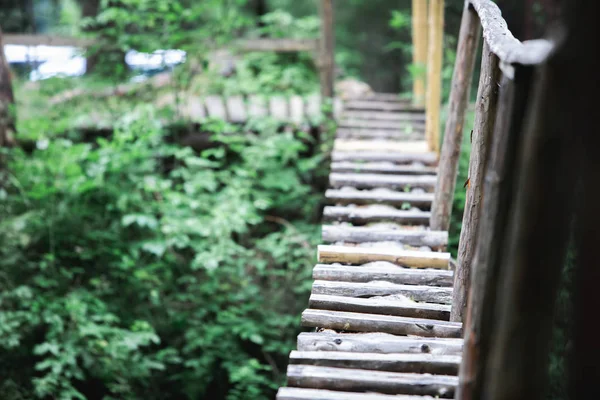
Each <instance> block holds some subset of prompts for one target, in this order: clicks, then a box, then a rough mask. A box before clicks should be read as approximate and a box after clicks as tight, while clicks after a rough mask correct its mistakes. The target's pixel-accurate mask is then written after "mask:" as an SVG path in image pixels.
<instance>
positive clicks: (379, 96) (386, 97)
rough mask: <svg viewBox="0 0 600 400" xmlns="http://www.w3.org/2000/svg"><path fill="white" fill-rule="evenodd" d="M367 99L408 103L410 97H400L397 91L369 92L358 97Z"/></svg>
mask: <svg viewBox="0 0 600 400" xmlns="http://www.w3.org/2000/svg"><path fill="white" fill-rule="evenodd" d="M360 99H361V100H367V101H386V102H392V103H400V104H407V105H410V99H406V98H401V97H400V96H399V95H398V94H397V93H381V92H375V93H369V94H366V95H364V96H362V97H361V98H360Z"/></svg>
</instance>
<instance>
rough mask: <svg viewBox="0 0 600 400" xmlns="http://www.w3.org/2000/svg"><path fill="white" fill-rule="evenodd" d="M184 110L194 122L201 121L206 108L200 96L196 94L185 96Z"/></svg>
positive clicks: (204, 116) (204, 115)
mask: <svg viewBox="0 0 600 400" xmlns="http://www.w3.org/2000/svg"><path fill="white" fill-rule="evenodd" d="M186 112H187V113H188V116H189V118H190V119H191V120H192V121H194V122H200V121H203V120H204V119H205V118H206V109H205V108H204V102H203V101H202V98H200V97H198V96H187V104H186Z"/></svg>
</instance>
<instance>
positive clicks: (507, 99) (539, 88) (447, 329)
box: [277, 0, 597, 400]
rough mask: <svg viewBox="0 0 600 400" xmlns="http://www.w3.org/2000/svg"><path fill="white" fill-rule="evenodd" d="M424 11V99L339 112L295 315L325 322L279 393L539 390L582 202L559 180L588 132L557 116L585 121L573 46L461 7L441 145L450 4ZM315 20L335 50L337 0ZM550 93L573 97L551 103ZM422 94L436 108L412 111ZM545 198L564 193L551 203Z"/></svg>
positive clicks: (419, 24)
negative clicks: (459, 197)
mask: <svg viewBox="0 0 600 400" xmlns="http://www.w3.org/2000/svg"><path fill="white" fill-rule="evenodd" d="M426 4H427V3H426V2H425V1H421V0H414V1H413V39H414V41H415V43H414V51H415V61H416V62H423V61H426V62H427V68H428V77H427V81H428V85H427V89H426V91H425V89H424V88H425V85H424V82H423V81H422V80H419V79H417V81H416V82H415V91H414V92H415V98H414V100H415V104H416V107H415V105H414V104H407V103H403V102H401V101H398V100H397V97H396V96H392V95H383V94H378V95H375V96H372V97H370V98H368V99H367V98H366V99H354V100H352V101H347V102H345V104H344V106H343V109H342V111H341V116H340V118H339V121H338V128H337V134H336V140H335V144H334V151H333V154H332V164H331V174H330V177H329V183H330V188H329V189H328V190H327V192H326V194H325V197H326V199H327V201H328V202H329V204H330V205H328V206H327V207H325V210H324V214H323V219H324V225H323V230H322V240H323V243H324V244H323V245H321V246H319V248H318V264H317V265H316V266H315V267H314V270H313V279H314V282H313V287H312V294H311V296H310V300H309V304H308V308H307V309H306V310H305V311H304V312H303V314H302V325H303V326H305V327H310V328H314V330H313V331H311V332H306V333H301V334H300V335H299V336H298V343H297V350H295V351H292V352H291V354H290V357H289V367H288V371H287V378H288V381H287V386H286V387H282V388H280V390H279V392H278V395H277V399H278V400H309V399H313V400H354V399H369V400H385V399H398V400H400V399H407V400H408V399H411V400H416V399H421V398H457V399H482V398H485V399H503V400H514V399H533V398H541V397H540V396H541V395H542V394H543V388H544V385H545V382H546V373H545V371H546V367H545V360H546V357H547V354H548V353H547V351H548V350H547V348H548V341H549V337H550V330H551V321H552V317H551V316H552V314H553V307H554V300H555V298H556V287H557V282H558V277H559V275H560V271H561V267H562V265H563V264H562V263H563V260H564V255H565V251H566V243H567V241H566V240H565V238H566V235H567V234H566V232H568V231H569V230H568V223H569V218H567V217H566V215H568V213H567V210H569V206H570V205H573V204H574V202H573V200H572V196H569V194H568V192H567V193H565V192H564V190H562V191H561V189H560V185H561V184H564V181H563V180H562V179H563V178H566V179H573V180H575V179H574V178H575V177H574V175H573V174H574V171H575V169H574V167H573V165H571V164H569V163H573V162H574V159H573V158H572V157H573V154H576V153H575V152H573V151H571V152H570V150H568V149H573V148H575V146H574V145H573V142H572V140H570V139H569V138H568V137H567V136H566V135H565V132H567V131H568V124H569V123H572V124H575V125H577V126H581V122H575V121H574V120H573V118H572V117H571V116H570V115H569V116H565V114H564V113H563V114H561V112H560V110H561V107H565V109H566V108H569V109H570V110H572V111H573V112H575V113H576V114H577V115H578V116H579V117H582V115H583V113H582V112H579V111H574V108H573V106H572V105H569V104H568V103H567V102H566V99H574V98H575V95H573V94H572V93H568V90H567V89H566V86H567V85H565V83H564V82H563V81H561V76H562V77H563V78H564V75H561V73H565V70H564V69H561V68H565V66H564V64H561V63H560V61H559V60H560V56H558V55H560V54H561V51H562V52H563V53H562V54H564V51H565V50H564V49H565V47H564V46H565V44H564V43H567V42H569V41H568V40H567V41H565V42H559V41H550V40H535V41H529V42H520V41H518V40H517V39H515V38H514V36H513V35H512V34H511V32H510V31H509V30H508V28H507V26H506V23H505V21H504V20H503V19H502V16H501V13H500V10H499V9H498V7H497V6H496V5H495V4H494V3H493V2H492V1H489V0H467V1H465V7H464V12H463V17H462V23H461V28H460V37H459V41H458V51H457V58H456V65H455V70H454V76H453V82H452V92H451V95H450V101H449V110H448V118H447V121H446V126H445V134H444V137H443V145H442V146H441V152H440V153H438V148H439V146H438V144H439V142H440V140H439V138H438V136H437V131H438V129H437V127H438V126H439V115H440V112H439V103H440V95H439V93H440V90H439V81H440V75H439V73H440V69H441V47H442V46H441V33H440V31H439V29H441V26H442V24H443V0H429V8H428V10H427V7H426V6H425V5H426ZM427 13H429V17H427ZM322 17H323V24H324V26H325V28H324V29H323V32H324V35H325V37H324V38H322V41H323V43H325V44H324V45H323V47H324V48H327V43H328V42H327V32H331V30H332V29H331V28H330V27H329V28H327V26H328V25H331V23H332V17H331V0H323V1H322ZM428 19H429V25H428V26H429V28H427V25H426V22H427V20H428ZM427 29H429V32H427ZM424 36H425V39H424ZM481 36H483V39H484V40H483V51H482V59H481V73H480V77H479V85H478V94H477V102H476V107H475V110H476V117H475V123H474V126H473V130H472V131H471V145H472V151H471V156H470V166H469V181H468V182H467V183H466V184H465V187H466V189H465V190H466V191H467V200H466V206H465V213H464V217H463V224H462V231H461V237H460V245H459V251H458V259H457V261H456V263H454V262H453V261H452V260H451V258H450V254H449V253H448V252H447V251H446V247H447V244H448V227H449V221H450V214H451V208H452V202H453V194H454V190H455V185H456V178H457V169H458V159H459V155H460V145H461V143H462V138H463V130H464V129H463V125H464V121H465V110H466V108H467V103H468V97H469V91H470V85H471V80H472V75H473V71H474V65H475V58H476V53H477V48H478V43H479V41H480V37H481ZM575 36H576V35H575ZM427 37H428V38H429V39H428V41H429V45H428V46H429V50H428V51H427V47H424V46H423V44H424V43H425V42H427ZM579 39H581V37H579ZM573 40H574V39H573ZM570 43H571V44H573V41H572V40H571V42H570ZM559 44H561V45H559ZM580 48H581V47H580ZM330 50H332V49H331V48H330ZM426 54H427V57H426V58H427V60H424V59H423V58H424V57H425V55H426ZM557 54H558V55H557ZM574 70H576V67H575V66H573V68H572V69H571V71H574ZM588 71H591V70H589V69H588ZM559 72H560V73H559ZM561 82H562V83H561ZM325 83H327V82H325ZM551 85H554V86H552V87H557V86H558V87H559V89H558V90H559V93H560V95H562V96H564V98H562V97H560V96H559V97H557V96H548V95H547V93H549V92H547V90H548V89H547V88H548V87H550V86H551ZM583 92H584V90H583V91H582V92H580V93H579V95H581V93H583ZM425 99H426V100H427V107H426V110H427V112H426V113H425V112H424V111H422V110H419V109H418V107H419V106H420V105H422V101H423V100H425ZM589 110H590V109H589V107H588V111H589ZM548 112H550V114H551V115H550V114H548ZM588 118H589V117H588ZM588 120H589V119H588ZM554 124H555V125H554ZM569 146H570V147H569ZM580 150H581V149H580ZM565 154H570V157H571V158H570V157H567V156H565ZM550 161H551V162H552V163H554V162H555V163H556V164H552V166H551V167H549V165H548V163H549V162H550ZM552 174H558V175H559V176H560V179H559V177H557V176H552ZM461 184H462V182H461ZM548 193H552V195H553V196H556V195H558V193H565V194H560V195H558V196H559V197H560V199H559V200H558V202H557V199H555V198H552V199H550V198H547V197H544V196H545V195H547V194H548ZM484 194H485V196H484ZM569 197H571V198H569ZM561 202H562V203H561ZM559 204H560V206H559ZM562 205H566V208H565V209H564V210H563V209H559V208H558V207H562ZM557 213H558V214H560V215H561V217H560V218H558V219H556V218H553V217H550V216H556V214H557ZM544 218H546V219H544ZM596 231H597V230H596ZM548 246H551V250H549V249H548ZM549 253H551V254H549ZM596 274H597V273H596Z"/></svg>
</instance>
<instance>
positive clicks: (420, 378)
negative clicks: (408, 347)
mask: <svg viewBox="0 0 600 400" xmlns="http://www.w3.org/2000/svg"><path fill="white" fill-rule="evenodd" d="M287 376H288V384H289V385H291V386H297V387H304V388H314V389H329V390H342V391H344V390H345V391H359V392H364V391H368V392H380V393H387V394H413V395H433V396H439V397H442V398H452V397H453V396H454V391H455V388H456V383H457V379H456V377H453V376H445V375H421V374H409V373H401V372H384V371H369V370H361V369H346V368H332V367H315V366H311V365H293V364H292V365H289V366H288V370H287Z"/></svg>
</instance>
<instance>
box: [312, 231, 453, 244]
mask: <svg viewBox="0 0 600 400" xmlns="http://www.w3.org/2000/svg"><path fill="white" fill-rule="evenodd" d="M322 238H323V241H324V242H350V243H365V242H386V241H392V242H394V241H397V242H401V243H403V244H407V245H409V246H419V247H420V246H428V247H431V248H432V249H440V248H443V247H445V246H446V245H447V244H448V232H445V231H426V230H423V231H419V230H403V229H388V228H377V227H368V226H341V225H324V226H323V228H322Z"/></svg>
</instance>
